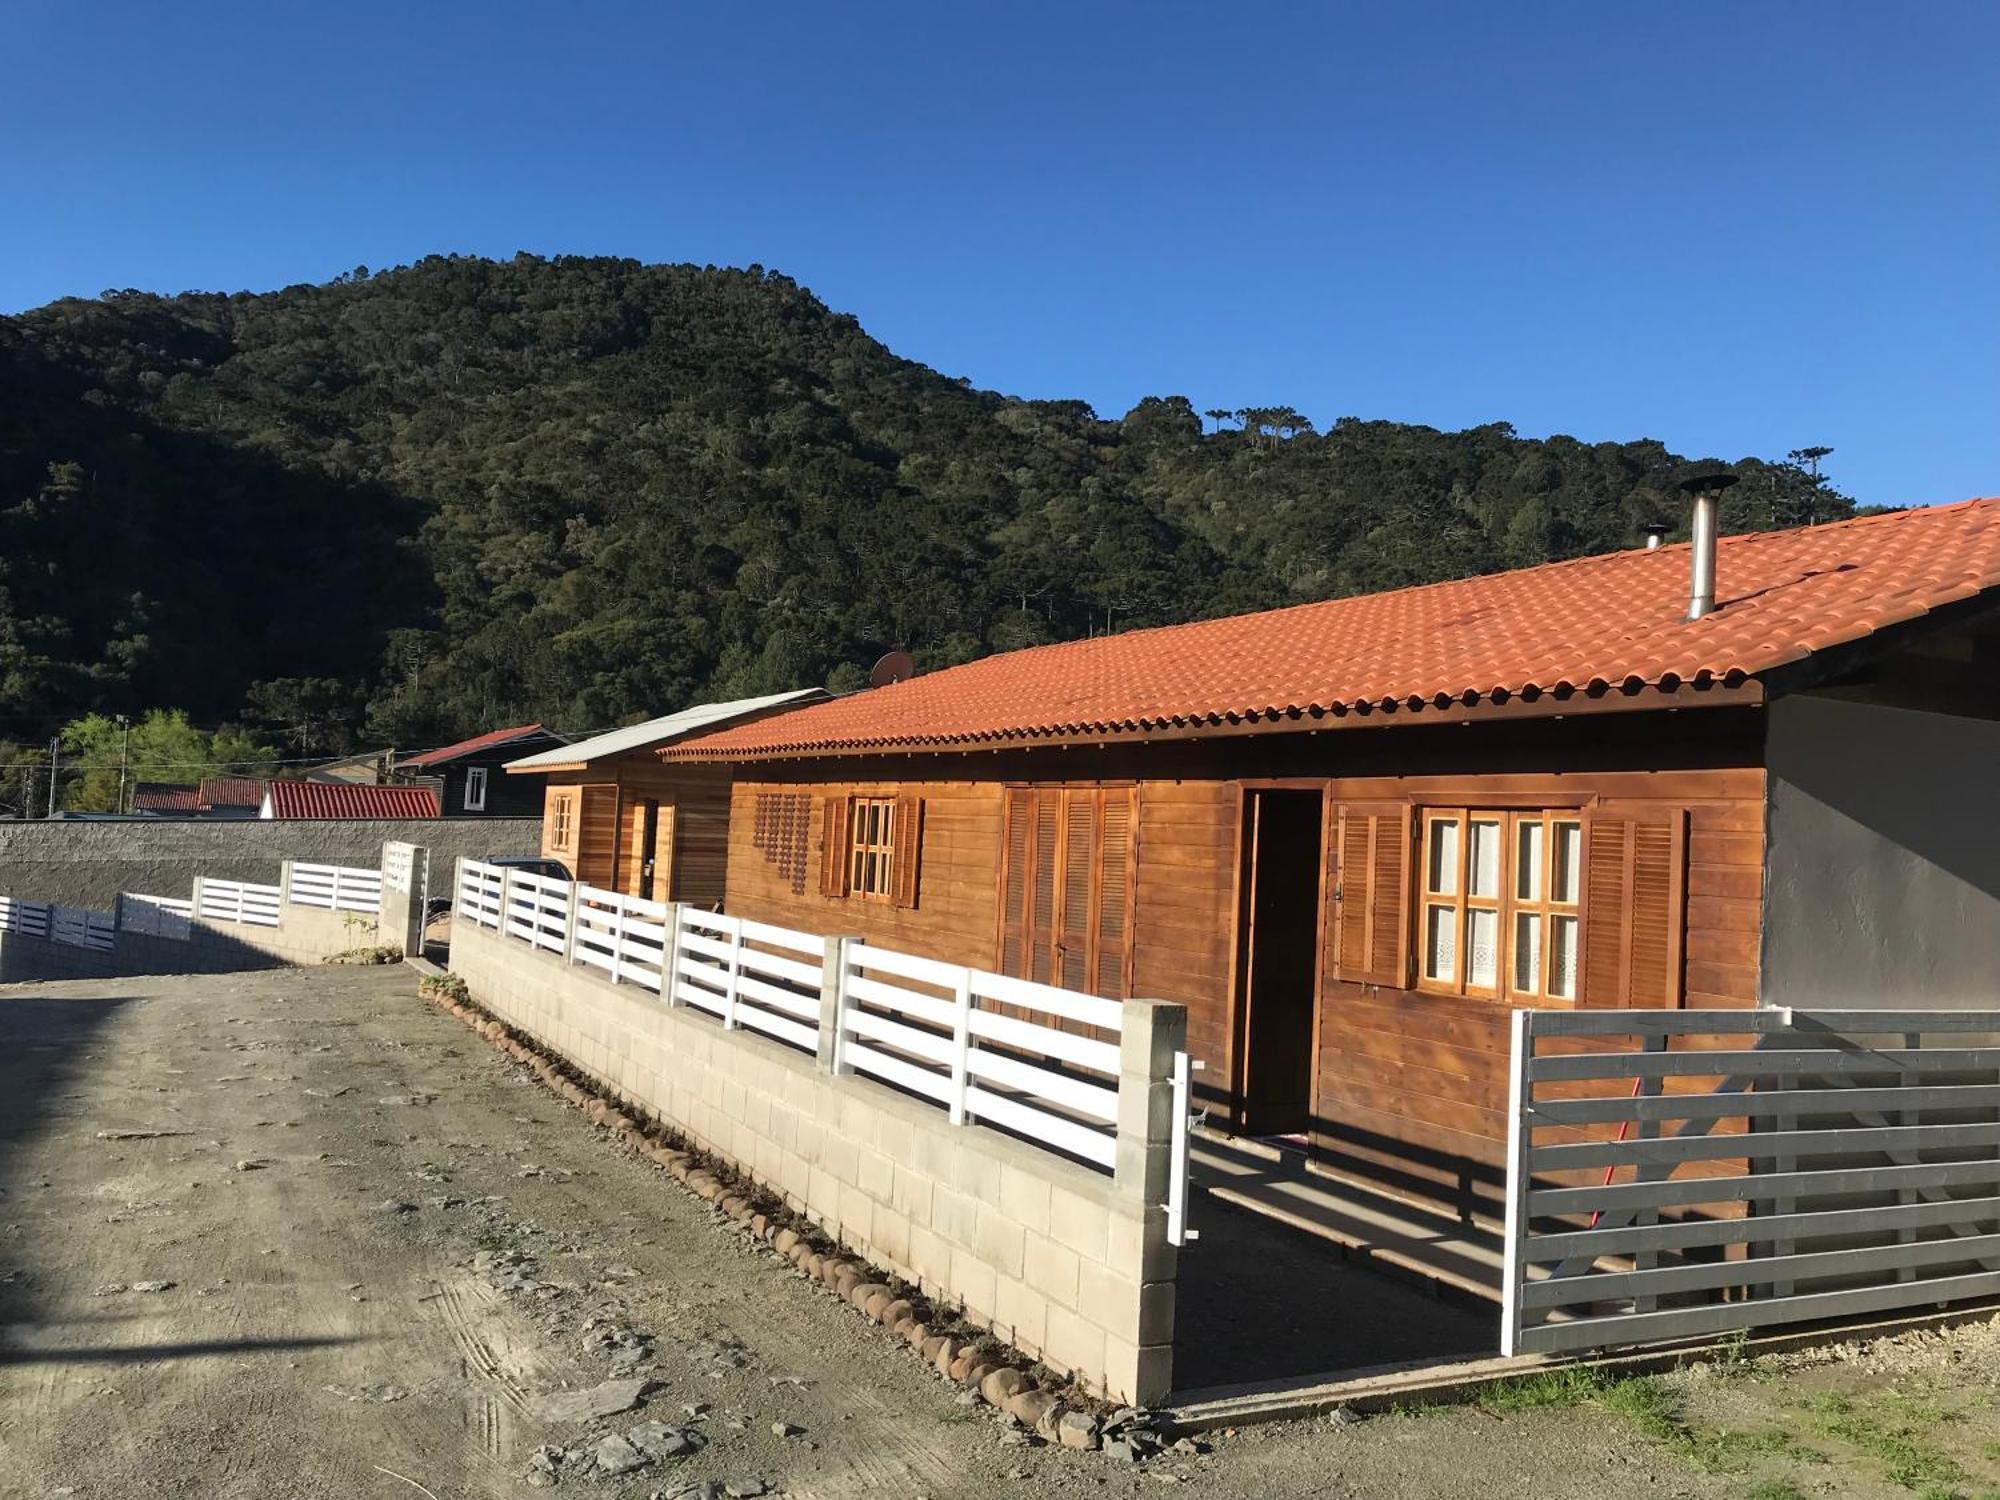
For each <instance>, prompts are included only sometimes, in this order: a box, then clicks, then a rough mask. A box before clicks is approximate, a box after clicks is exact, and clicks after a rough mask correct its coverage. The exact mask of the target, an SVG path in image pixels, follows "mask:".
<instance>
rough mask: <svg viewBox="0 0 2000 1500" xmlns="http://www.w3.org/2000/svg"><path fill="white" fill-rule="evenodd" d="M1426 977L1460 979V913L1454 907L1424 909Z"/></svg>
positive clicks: (1429, 907)
mask: <svg viewBox="0 0 2000 1500" xmlns="http://www.w3.org/2000/svg"><path fill="white" fill-rule="evenodd" d="M1424 977H1425V978H1426V979H1442V980H1447V981H1449V980H1452V979H1456V978H1457V977H1458V912H1457V910H1456V909H1455V908H1453V907H1449V906H1428V907H1425V908H1424Z"/></svg>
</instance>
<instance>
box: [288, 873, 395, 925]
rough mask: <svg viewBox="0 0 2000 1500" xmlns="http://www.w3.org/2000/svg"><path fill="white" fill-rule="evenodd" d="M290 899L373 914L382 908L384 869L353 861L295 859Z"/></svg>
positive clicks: (311, 904) (324, 907)
mask: <svg viewBox="0 0 2000 1500" xmlns="http://www.w3.org/2000/svg"><path fill="white" fill-rule="evenodd" d="M289 899H290V900H292V901H293V902H294V903H296V904H297V905H299V906H316V907H319V908H320V909H321V910H322V911H358V912H367V913H369V914H371V915H372V914H374V913H377V912H380V911H381V910H382V872H381V871H380V870H364V869H360V868H359V867H357V866H354V865H308V864H301V863H299V862H298V861H296V860H295V861H293V863H292V878H291V887H290V892H289Z"/></svg>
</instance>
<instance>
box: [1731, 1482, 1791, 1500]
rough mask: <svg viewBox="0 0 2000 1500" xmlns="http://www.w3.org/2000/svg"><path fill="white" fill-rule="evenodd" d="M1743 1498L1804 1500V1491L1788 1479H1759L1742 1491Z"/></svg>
mask: <svg viewBox="0 0 2000 1500" xmlns="http://www.w3.org/2000/svg"><path fill="white" fill-rule="evenodd" d="M1743 1500H1806V1492H1805V1491H1804V1490H1802V1489H1800V1488H1799V1487H1798V1486H1797V1485H1795V1484H1793V1483H1792V1482H1791V1481H1790V1480H1789V1479H1760V1480H1758V1481H1757V1482H1756V1483H1755V1484H1753V1485H1751V1486H1750V1488H1749V1489H1747V1490H1745V1491H1744V1492H1743Z"/></svg>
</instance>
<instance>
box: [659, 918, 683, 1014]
mask: <svg viewBox="0 0 2000 1500" xmlns="http://www.w3.org/2000/svg"><path fill="white" fill-rule="evenodd" d="M661 920H662V921H663V922H664V923H665V924H666V929H667V931H666V941H665V942H663V943H661V944H660V998H661V999H662V1000H664V1001H666V1002H667V1004H668V1005H670V1006H678V1005H679V1004H680V1003H681V1000H680V995H679V992H678V986H679V984H680V966H681V904H680V902H678V901H669V902H668V903H667V914H666V916H665V917H664V918H662V919H661Z"/></svg>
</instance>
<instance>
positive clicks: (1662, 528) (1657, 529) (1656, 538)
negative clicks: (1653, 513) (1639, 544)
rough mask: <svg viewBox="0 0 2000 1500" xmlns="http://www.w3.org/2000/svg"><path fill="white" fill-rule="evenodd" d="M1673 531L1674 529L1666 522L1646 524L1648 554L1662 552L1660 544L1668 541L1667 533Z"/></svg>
mask: <svg viewBox="0 0 2000 1500" xmlns="http://www.w3.org/2000/svg"><path fill="white" fill-rule="evenodd" d="M1672 530H1673V528H1672V527H1671V526H1669V525H1668V524H1667V523H1666V522H1665V521H1648V522H1647V523H1646V550H1647V551H1648V552H1658V551H1659V550H1660V543H1662V542H1664V541H1665V540H1666V539H1667V533H1668V532H1669V531H1672Z"/></svg>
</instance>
